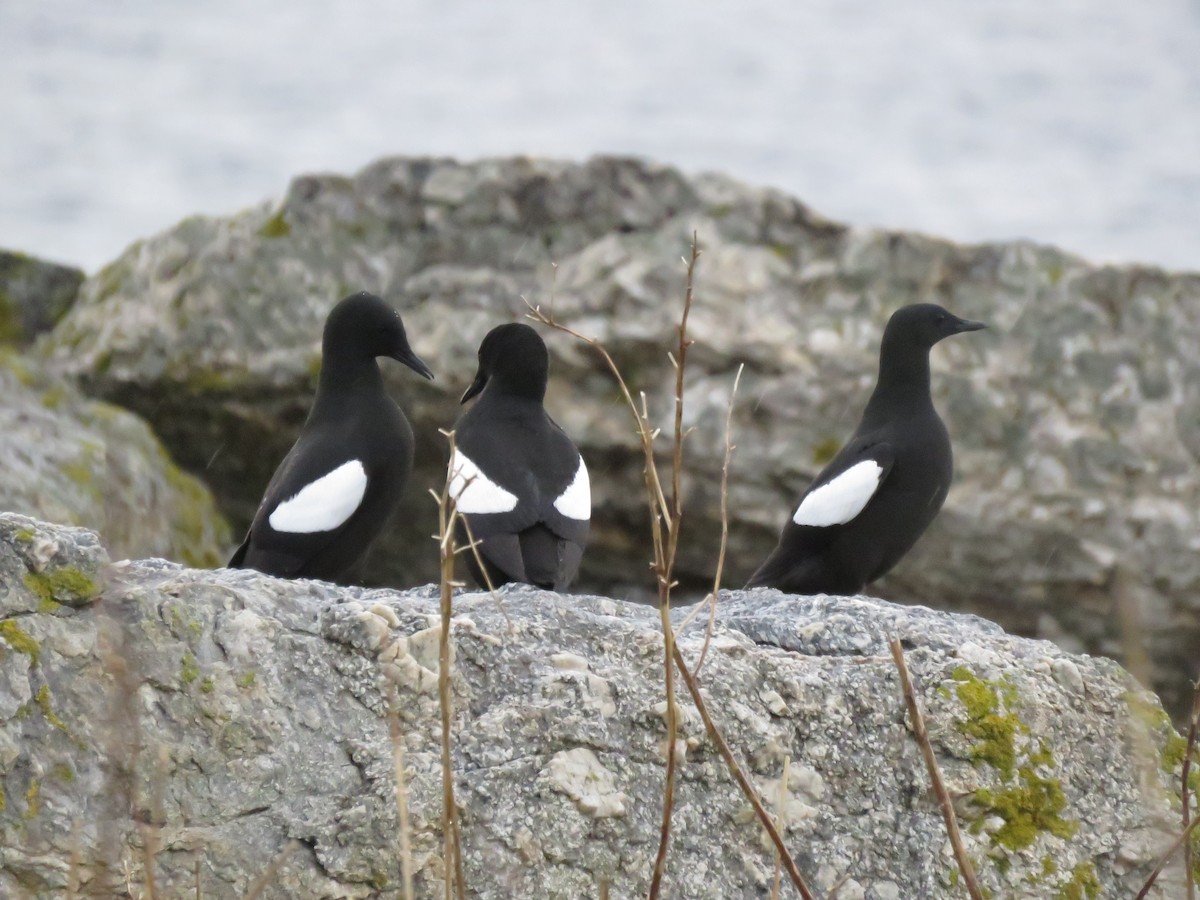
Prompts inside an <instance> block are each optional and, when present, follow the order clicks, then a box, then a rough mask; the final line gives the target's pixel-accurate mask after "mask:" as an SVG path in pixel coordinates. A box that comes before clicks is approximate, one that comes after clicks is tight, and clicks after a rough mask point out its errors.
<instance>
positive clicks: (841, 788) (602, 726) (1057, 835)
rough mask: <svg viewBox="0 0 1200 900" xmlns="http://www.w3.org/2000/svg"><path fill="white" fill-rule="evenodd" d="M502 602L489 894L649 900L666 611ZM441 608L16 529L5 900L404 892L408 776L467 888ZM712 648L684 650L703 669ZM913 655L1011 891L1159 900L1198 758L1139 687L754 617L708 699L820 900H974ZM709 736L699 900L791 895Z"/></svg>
mask: <svg viewBox="0 0 1200 900" xmlns="http://www.w3.org/2000/svg"><path fill="white" fill-rule="evenodd" d="M38 584H42V585H47V586H49V590H50V596H49V597H46V596H43V595H42V594H40V593H39V591H37V590H34V589H33V588H32V587H31V585H38ZM500 599H501V601H502V603H503V611H501V610H500V608H499V607H498V606H497V602H496V599H495V598H493V597H491V596H488V595H486V594H479V593H467V594H459V595H457V596H456V597H455V599H454V619H453V623H452V631H451V645H452V647H453V662H452V691H453V698H454V717H453V729H454V734H453V754H452V758H453V768H454V780H455V789H456V792H457V798H458V804H459V812H460V817H461V823H462V824H461V827H462V835H463V842H464V852H463V857H464V868H465V873H466V878H467V881H468V884H469V886H470V892H471V896H473V897H481V898H497V900H499V898H510V897H546V898H564V900H566V898H578V897H592V896H597V894H598V891H599V887H598V886H599V884H600V882H601V880H607V881H609V882H610V884H611V896H613V897H618V898H627V897H637V896H645V891H646V887H647V885H648V881H649V877H650V873H651V869H652V865H653V859H654V855H655V851H656V847H657V839H658V827H659V815H660V810H661V806H660V803H661V788H662V780H663V773H664V760H665V754H666V752H667V748H666V742H665V737H666V735H665V725H664V712H665V704H664V700H663V687H662V672H661V664H662V663H661V660H662V640H661V634H660V632H659V630H658V622H657V616H656V615H655V613H654V612H653V611H652V610H649V609H646V608H644V607H641V606H637V605H631V604H628V603H625V602H621V601H615V600H610V599H605V598H601V597H590V596H559V595H556V594H552V593H548V592H542V591H536V590H532V589H525V588H513V589H507V590H504V591H502V592H501V594H500ZM436 610H437V596H436V590H435V589H434V588H433V587H432V586H430V587H425V588H420V589H416V590H410V591H406V592H393V591H387V590H375V591H367V590H363V589H357V588H337V587H334V586H331V585H327V584H323V583H320V582H306V581H298V582H287V581H281V580H276V579H272V578H268V577H265V576H261V575H258V574H256V573H253V572H247V571H224V570H220V571H196V570H189V569H183V568H179V567H178V566H175V565H172V564H168V563H163V562H159V561H151V562H132V563H125V564H121V565H112V564H110V563H109V562H108V559H107V556H106V554H105V553H104V551H103V549H102V548H101V546H100V544H99V542H98V540H97V538H96V536H95V535H94V534H92V533H90V532H87V531H83V530H80V529H74V528H66V527H61V526H52V525H46V524H43V523H40V522H37V521H35V520H31V519H27V518H23V517H20V516H14V515H0V799H2V800H3V802H0V895H3V896H6V897H7V896H45V897H50V896H60V895H61V894H62V893H63V891H64V890H65V889H66V887H67V885H68V883H69V882H71V881H72V880H74V881H76V882H78V884H79V885H80V889H81V891H82V892H93V893H95V894H97V895H100V896H124V893H123V892H124V891H125V890H126V887H127V885H132V887H133V890H134V891H135V892H136V891H139V890H140V889H141V887H142V886H143V885H144V884H145V879H146V869H145V866H146V863H147V860H152V865H153V872H154V875H155V879H156V884H157V887H158V890H159V891H160V892H161V893H160V895H163V896H183V895H190V892H191V891H192V890H193V886H194V884H195V878H196V872H197V871H198V872H199V877H200V879H201V883H202V885H203V888H204V895H205V896H213V897H225V896H241V895H242V893H243V892H244V891H246V890H247V889H248V887H249V886H250V885H251V884H252V883H254V882H255V881H256V880H257V879H259V878H261V877H263V876H264V874H267V876H268V877H267V884H266V888H265V891H264V894H263V896H267V897H279V898H284V897H289V898H297V897H298V898H309V897H312V898H316V897H375V896H383V897H396V896H399V890H400V889H399V884H400V849H399V848H400V839H399V828H398V815H397V803H396V790H395V777H394V773H395V771H396V765H397V760H396V754H397V752H398V750H399V751H400V752H402V753H403V767H404V770H405V772H406V783H407V797H408V804H409V810H410V813H409V816H410V822H411V846H412V860H413V867H414V870H415V872H416V884H417V894H418V896H420V897H436V896H441V887H442V877H443V871H444V869H443V861H442V840H441V830H440V829H441V824H440V823H441V818H440V804H441V790H442V788H441V770H440V743H439V742H440V717H439V707H438V697H437V690H436V682H437V671H436V670H437V666H438V662H437V659H438V643H439V639H440V621H439V619H438V617H437V614H436ZM703 623H704V619H703V618H702V617H700V618H698V621H697V623H693V624H692V625H690V626H689V627H688V629H687V630H686V632H685V633H684V634H683V635H682V637H681V638H680V645H681V648H682V650H683V652H684V655H685V656H686V657H687V658H688V659H691V660H694V659H696V657H697V656H698V654H699V651H700V648H701V645H702V644H703V641H704V634H703ZM890 635H896V636H898V637H899V638H900V639H901V640H902V641H903V642H904V644H905V646H906V647H907V657H908V663H909V667H910V669H911V672H912V675H913V678H914V679H915V683H916V685H917V690H918V693H919V696H920V701H921V703H922V705H923V707H924V709H925V711H926V715H927V720H928V727H929V731H930V734H931V737H932V742H933V746H934V749H935V751H936V753H937V757H938V760H939V762H940V765H941V767H942V769H943V772H944V774H945V779H946V782H947V785H948V788H949V790H950V791H951V793H952V795H953V797H954V800H955V805H956V807H957V809H958V812H959V816H960V818H961V820H962V824H963V828H964V832H965V841H966V846H967V849H968V851H969V852H970V854H971V856H972V857H973V859H974V860H975V864H976V867H977V869H978V870H979V875H980V880H981V882H982V883H983V884H984V885H985V886H986V887H987V888H988V889H989V890H990V891H991V892H992V893H993V895H994V896H1003V897H1016V898H1045V897H1050V896H1057V895H1059V894H1058V892H1060V891H1064V890H1067V889H1068V887H1069V886H1071V885H1075V886H1077V887H1079V888H1080V889H1081V890H1082V889H1083V888H1084V887H1089V886H1095V887H1096V888H1097V889H1099V890H1102V891H1103V892H1104V893H1103V896H1132V894H1133V893H1134V892H1136V889H1137V887H1138V886H1139V885H1140V883H1141V881H1142V879H1143V878H1144V877H1145V874H1146V872H1147V870H1148V868H1149V866H1150V865H1151V864H1152V861H1153V860H1154V859H1155V858H1156V856H1157V854H1158V853H1159V852H1161V850H1162V849H1163V847H1164V846H1165V845H1166V844H1167V843H1168V842H1169V841H1170V837H1171V834H1170V830H1171V829H1172V828H1174V827H1175V824H1176V822H1177V821H1178V811H1177V810H1176V809H1175V808H1173V807H1172V804H1171V798H1172V796H1173V795H1174V791H1175V782H1176V781H1177V778H1178V771H1177V767H1178V762H1179V759H1178V754H1177V753H1175V754H1172V752H1171V750H1170V748H1171V747H1172V746H1173V745H1174V742H1177V741H1178V736H1177V735H1174V732H1173V731H1171V728H1170V724H1169V722H1168V720H1167V718H1166V716H1165V714H1164V713H1163V712H1162V709H1161V707H1160V706H1159V705H1158V703H1157V701H1156V700H1155V699H1154V697H1153V696H1152V695H1150V694H1148V693H1146V692H1144V691H1142V690H1140V689H1139V688H1138V687H1137V686H1136V684H1135V683H1134V682H1133V681H1132V679H1130V678H1129V676H1128V675H1127V674H1126V673H1124V672H1123V671H1122V670H1121V669H1120V667H1119V666H1117V665H1116V664H1115V663H1113V662H1111V661H1108V660H1103V659H1094V658H1091V657H1087V656H1072V655H1069V654H1066V653H1065V652H1063V651H1062V650H1060V649H1058V648H1057V647H1055V646H1054V645H1053V644H1050V643H1046V642H1039V641H1030V640H1026V639H1022V638H1016V637H1011V636H1009V635H1006V634H1005V633H1004V632H1002V631H1001V630H1000V629H999V628H997V627H996V626H994V625H991V624H989V623H986V622H983V621H981V620H978V619H974V618H971V617H964V616H956V615H952V614H947V613H938V612H932V611H930V610H927V609H924V608H920V607H897V606H893V605H891V604H888V603H886V602H883V601H875V600H868V599H866V598H829V597H815V598H787V597H783V596H782V595H780V594H778V593H775V592H772V591H757V592H749V593H746V592H731V593H729V594H727V595H725V596H724V597H723V599H722V602H721V604H720V606H719V607H718V610H717V614H716V626H715V630H714V634H713V638H712V643H711V647H710V650H709V653H708V657H707V661H706V663H705V666H704V668H703V670H702V671H701V675H700V678H701V681H702V684H703V690H704V695H705V697H706V702H707V705H708V707H709V709H710V712H711V713H712V715H713V717H714V718H715V720H716V721H717V722H718V723H719V725H720V726H721V728H723V729H724V732H725V735H726V737H727V738H728V740H729V742H730V744H731V745H732V746H733V748H734V749H735V752H736V753H737V755H738V756H739V758H741V759H742V760H743V761H744V764H745V766H746V768H747V770H748V772H749V774H750V776H751V778H752V780H753V781H754V782H755V784H756V785H757V786H758V787H759V789H760V790H761V791H762V795H763V797H764V798H765V801H766V802H767V804H768V806H770V807H771V808H773V809H778V810H779V811H780V819H781V821H782V823H783V830H784V834H785V836H786V841H787V844H788V846H789V848H790V849H791V851H792V853H793V854H794V856H795V858H796V861H797V863H798V865H799V866H800V868H801V870H802V871H803V872H804V873H805V874H806V875H807V877H808V879H809V880H810V882H811V884H812V886H813V887H814V888H815V889H817V890H818V891H820V892H821V893H825V892H827V891H828V890H829V889H830V888H831V886H832V885H833V884H834V883H835V882H838V881H841V880H843V879H846V880H845V881H844V886H843V887H842V888H841V891H842V896H856V897H863V898H871V900H886V898H900V897H923V898H943V897H945V898H951V897H958V896H960V895H961V888H960V887H956V886H955V884H954V882H955V878H954V876H953V874H952V872H953V869H954V862H953V859H952V857H951V855H950V851H949V848H948V846H947V842H946V839H945V833H944V830H943V825H942V822H941V819H940V816H939V813H938V810H937V805H936V801H935V799H934V797H933V795H932V792H931V791H930V789H929V784H928V779H927V776H926V772H925V768H924V765H923V762H922V759H921V755H920V751H919V748H918V746H917V745H916V743H915V742H914V739H913V737H912V734H911V732H910V730H909V728H908V727H907V725H906V720H905V713H904V704H903V700H902V697H901V694H900V690H899V686H898V678H897V675H896V672H895V669H894V667H893V665H892V660H891V658H890V655H889V654H888V651H887V646H886V641H887V638H888V637H889V636H890ZM386 685H394V688H391V689H388V688H385V686H386ZM390 690H394V692H395V694H394V697H395V709H396V712H397V720H398V734H399V741H398V744H396V745H394V744H393V743H392V741H391V740H390V738H389V725H388V713H387V711H388V706H389V704H388V694H389V691H390ZM679 743H680V746H679V747H678V748H677V753H678V754H679V757H680V766H679V783H678V789H677V801H676V802H677V808H676V814H675V817H674V838H673V842H672V845H671V853H670V857H669V860H668V870H667V884H666V889H667V890H668V892H669V895H670V896H673V897H681V898H683V897H686V898H714V900H715V898H721V900H728V898H742V897H744V898H761V897H765V896H767V895H768V894H769V890H770V888H769V885H770V881H771V877H772V871H773V859H772V856H771V854H770V852H768V850H767V849H766V846H767V845H766V844H765V843H764V840H763V834H762V832H761V829H760V828H759V827H758V824H757V822H756V821H755V820H754V818H753V816H752V815H751V814H750V813H749V807H748V804H747V803H746V802H745V800H744V798H743V797H742V796H741V794H740V793H739V792H738V790H737V789H736V787H735V785H734V784H733V782H732V779H731V778H730V776H729V774H728V772H727V771H726V769H725V768H724V765H723V764H722V762H721V760H720V758H719V756H718V754H717V752H716V749H715V746H714V745H713V744H712V742H711V740H710V738H709V737H708V736H707V733H706V731H705V729H704V727H703V724H702V722H701V720H700V718H699V715H698V713H697V711H696V710H695V708H694V707H693V706H692V704H691V703H690V701H689V700H687V699H683V700H682V701H681V708H680V734H679ZM785 761H787V773H788V774H787V778H786V779H784V777H783V773H784V767H785ZM1175 802H1176V803H1177V802H1178V801H1177V799H1176V801H1175ZM131 811H132V813H133V815H132V816H131ZM72 858H74V859H75V860H76V862H75V863H72V862H71V859H72ZM272 861H274V862H273V863H272ZM269 867H272V868H270V871H268V868H269ZM1178 878H1179V873H1178V872H1175V871H1171V872H1168V873H1167V875H1166V878H1165V880H1163V881H1161V882H1160V885H1161V888H1160V890H1159V892H1158V893H1157V894H1156V895H1155V896H1158V897H1162V898H1167V897H1174V896H1178V895H1179V894H1178V891H1179V889H1180V887H1179V880H1178ZM846 892H849V893H846ZM1078 895H1079V896H1084V894H1078ZM1062 896H1075V894H1071V895H1068V894H1062Z"/></svg>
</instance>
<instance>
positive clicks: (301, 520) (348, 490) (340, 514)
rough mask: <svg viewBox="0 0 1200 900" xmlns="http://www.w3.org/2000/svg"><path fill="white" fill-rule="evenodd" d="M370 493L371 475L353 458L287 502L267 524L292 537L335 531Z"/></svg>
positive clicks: (306, 486) (279, 507) (272, 515)
mask: <svg viewBox="0 0 1200 900" xmlns="http://www.w3.org/2000/svg"><path fill="white" fill-rule="evenodd" d="M366 492H367V472H366V470H365V469H364V468H363V464H362V463H361V462H359V461H358V460H357V459H352V460H350V461H349V462H345V463H342V464H341V465H340V466H338V467H337V468H336V469H334V470H333V471H332V472H330V473H329V474H327V475H322V476H321V477H320V478H318V479H317V480H316V481H314V482H312V483H311V484H306V485H305V486H304V487H302V488H301V489H300V490H299V491H297V492H296V493H295V494H294V495H293V496H291V497H289V498H288V499H287V500H284V501H283V502H282V503H280V504H279V505H278V506H277V507H275V510H274V512H272V513H271V517H270V518H269V519H268V520H267V521H268V522H269V523H270V525H271V527H272V528H274V529H275V530H276V531H285V532H288V533H289V534H312V533H313V532H316V531H333V529H335V528H337V527H338V526H339V525H341V524H342V523H343V522H345V521H346V520H347V519H349V518H350V516H351V515H353V514H354V511H355V510H356V509H358V506H359V504H360V503H362V498H363V494H365V493H366Z"/></svg>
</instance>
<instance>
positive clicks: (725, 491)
mask: <svg viewBox="0 0 1200 900" xmlns="http://www.w3.org/2000/svg"><path fill="white" fill-rule="evenodd" d="M745 368H746V366H745V364H744V363H743V364H742V365H740V366H738V370H737V374H736V375H735V376H733V390H731V391H730V392H729V408H728V409H727V410H726V412H725V459H724V461H723V462H722V463H721V549H720V551H719V552H718V553H717V572H716V574H715V575H714V576H713V588H712V593H711V594H710V595H709V597H710V598H711V599H710V600H709V605H708V624H707V625H706V626H705V627H704V646H703V647H701V648H700V658H699V659H697V660H696V668H695V669H693V670H692V675H694V676H696V677H699V675H700V669H701V667H702V666H703V665H704V660H705V658H706V657H707V656H708V647H709V644H710V643H711V642H712V634H713V626H714V625H715V624H716V621H717V597H719V596H720V593H721V576H722V575H723V574H724V572H725V550H726V548H727V547H728V545H729V461H730V459H732V458H733V450H734V447H733V401H734V399H735V398H736V397H737V391H738V384H739V383H740V382H741V380H742V371H743V370H744V369H745Z"/></svg>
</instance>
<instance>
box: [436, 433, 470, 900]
mask: <svg viewBox="0 0 1200 900" xmlns="http://www.w3.org/2000/svg"><path fill="white" fill-rule="evenodd" d="M442 433H443V434H444V435H445V436H446V440H447V441H448V442H449V443H450V456H451V458H453V456H454V432H453V431H443V432H442ZM451 476H452V473H451V472H450V471H449V470H448V469H447V471H446V483H445V484H444V485H443V486H442V492H441V494H440V495H439V494H437V493H436V492H432V491H431V493H433V494H434V497H435V499H436V500H437V501H438V551H439V556H440V560H441V578H440V582H441V598H440V611H441V625H442V627H441V633H440V634H439V635H438V705H439V707H440V708H441V713H442V855H443V858H444V865H445V869H446V872H445V876H446V877H445V898H446V900H453V897H454V893H455V887H457V893H458V897H459V898H460V900H466V896H467V880H466V877H465V875H464V873H463V863H462V836H461V834H460V833H459V827H458V807H457V805H456V804H455V800H454V769H453V765H452V762H451V758H450V732H451V725H452V722H453V705H452V704H453V696H452V694H451V691H450V617H451V612H452V609H453V604H452V593H453V590H454V587H455V586H456V584H455V581H454V557H455V541H454V516H455V514H456V512H457V506H456V504H455V498H454V497H453V496H451V494H450V481H451Z"/></svg>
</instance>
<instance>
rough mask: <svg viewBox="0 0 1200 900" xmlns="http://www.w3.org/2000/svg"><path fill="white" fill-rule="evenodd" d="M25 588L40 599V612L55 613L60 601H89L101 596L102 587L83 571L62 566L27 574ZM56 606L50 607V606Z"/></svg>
mask: <svg viewBox="0 0 1200 900" xmlns="http://www.w3.org/2000/svg"><path fill="white" fill-rule="evenodd" d="M24 581H25V586H26V587H27V588H29V590H31V591H33V593H34V594H35V595H36V596H37V598H38V612H54V610H55V609H57V608H58V605H57V604H58V601H60V600H66V601H71V600H74V601H77V602H78V601H87V600H92V599H93V598H95V597H97V596H99V595H100V585H99V584H97V583H96V580H95V579H94V578H92V577H91V576H90V575H88V574H87V573H86V572H84V571H82V570H81V569H77V568H75V567H74V566H62V567H60V568H57V569H52V570H51V571H49V572H26V573H25V578H24ZM51 603H53V604H55V605H54V606H50V604H51Z"/></svg>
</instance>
